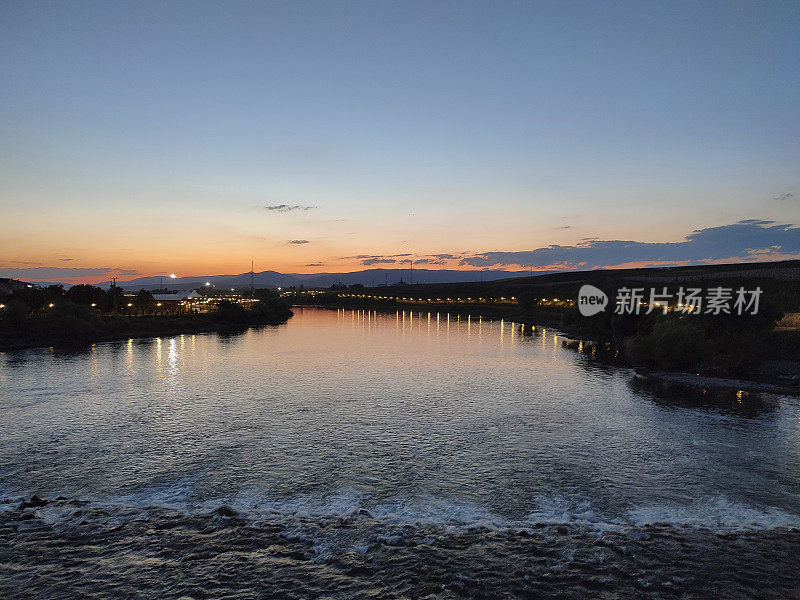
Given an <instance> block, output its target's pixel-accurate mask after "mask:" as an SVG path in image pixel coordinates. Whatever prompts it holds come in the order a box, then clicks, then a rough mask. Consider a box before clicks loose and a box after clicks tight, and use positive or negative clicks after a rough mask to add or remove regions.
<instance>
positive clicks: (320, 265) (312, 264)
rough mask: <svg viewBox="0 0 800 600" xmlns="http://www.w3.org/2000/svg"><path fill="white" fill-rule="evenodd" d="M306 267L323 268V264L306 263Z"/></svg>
mask: <svg viewBox="0 0 800 600" xmlns="http://www.w3.org/2000/svg"><path fill="white" fill-rule="evenodd" d="M306 266H307V267H324V266H325V263H321V262H315V263H307V264H306Z"/></svg>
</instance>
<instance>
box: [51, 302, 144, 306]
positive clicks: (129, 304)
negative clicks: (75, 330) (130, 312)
mask: <svg viewBox="0 0 800 600" xmlns="http://www.w3.org/2000/svg"><path fill="white" fill-rule="evenodd" d="M51 306H52V305H51ZM128 306H133V304H131V303H130V302H128Z"/></svg>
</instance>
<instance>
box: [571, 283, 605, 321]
mask: <svg viewBox="0 0 800 600" xmlns="http://www.w3.org/2000/svg"><path fill="white" fill-rule="evenodd" d="M607 305H608V296H606V293H605V292H604V291H603V290H601V289H598V288H596V287H594V286H593V285H582V286H581V289H580V291H579V292H578V310H579V311H580V312H581V314H582V315H583V316H584V317H591V316H592V315H596V314H597V313H599V312H602V311H604V310H605V309H606V306H607Z"/></svg>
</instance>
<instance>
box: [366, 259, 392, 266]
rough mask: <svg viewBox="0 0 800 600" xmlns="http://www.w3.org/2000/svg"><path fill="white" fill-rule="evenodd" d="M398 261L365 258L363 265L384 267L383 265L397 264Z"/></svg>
mask: <svg viewBox="0 0 800 600" xmlns="http://www.w3.org/2000/svg"><path fill="white" fill-rule="evenodd" d="M397 262H398V261H397V260H395V259H394V258H365V259H364V260H362V261H361V264H362V265H382V264H387V265H389V264H395V263H397Z"/></svg>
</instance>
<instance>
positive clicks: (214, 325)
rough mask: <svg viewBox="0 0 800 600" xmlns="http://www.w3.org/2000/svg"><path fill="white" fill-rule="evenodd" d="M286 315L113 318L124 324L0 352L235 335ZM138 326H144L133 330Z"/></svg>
mask: <svg viewBox="0 0 800 600" xmlns="http://www.w3.org/2000/svg"><path fill="white" fill-rule="evenodd" d="M291 316H292V313H291V311H290V312H289V314H288V315H281V316H269V317H259V318H253V319H251V320H249V321H248V322H245V323H233V322H225V321H214V320H212V319H211V318H208V317H209V315H164V316H158V317H116V318H117V319H124V320H125V321H126V323H125V325H127V327H124V328H122V329H114V330H106V331H103V330H96V331H86V332H82V333H78V334H76V333H71V334H68V335H63V334H60V333H59V332H54V331H46V332H42V333H41V334H38V335H30V336H26V337H17V338H7V337H6V338H0V352H13V351H17V350H29V349H33V348H50V347H53V348H78V347H85V346H88V345H92V344H97V343H103V342H113V341H120V340H128V339H142V338H158V337H168V336H174V335H182V334H188V335H191V334H197V333H238V332H244V331H247V330H248V329H250V328H254V327H255V328H257V327H265V326H271V325H273V326H274V325H282V324H284V323H286V321H287V320H288V319H289V318H290V317H291ZM137 320H138V322H139V323H141V324H142V325H143V326H141V327H136V326H135V325H137V324H139V323H137Z"/></svg>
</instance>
